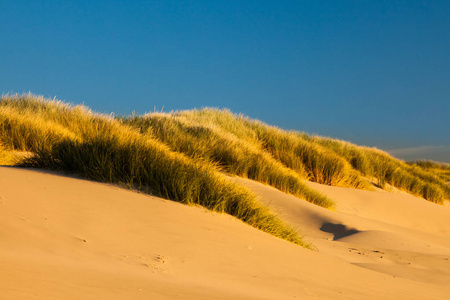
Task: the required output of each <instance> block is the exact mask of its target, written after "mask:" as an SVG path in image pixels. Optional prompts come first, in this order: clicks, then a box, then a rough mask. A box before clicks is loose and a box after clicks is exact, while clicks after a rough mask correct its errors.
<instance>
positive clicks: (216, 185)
mask: <svg viewBox="0 0 450 300" xmlns="http://www.w3.org/2000/svg"><path fill="white" fill-rule="evenodd" d="M0 145H1V146H0V164H6V163H9V164H13V165H14V164H15V165H20V166H32V167H39V168H48V169H56V170H62V171H66V172H71V173H75V174H78V175H80V176H84V177H86V178H89V179H93V180H98V181H103V182H110V183H118V184H122V185H125V186H127V187H131V188H135V189H138V190H141V191H144V192H148V193H151V194H154V195H158V196H161V197H164V198H167V199H171V200H175V201H180V202H182V203H186V204H199V205H202V206H204V207H206V208H208V209H211V210H214V211H218V212H224V213H228V214H230V215H233V216H236V217H237V218H239V219H241V220H243V221H244V222H246V223H248V224H250V225H252V226H254V227H256V228H258V229H261V230H263V231H266V232H268V233H270V234H273V235H275V236H278V237H280V238H283V239H286V240H288V241H291V242H294V243H297V244H300V245H302V246H305V247H310V246H309V244H307V243H305V242H304V241H303V240H302V239H301V237H299V235H298V233H297V232H296V231H295V230H294V229H292V228H291V227H289V226H287V225H285V224H284V223H283V222H282V221H281V220H280V219H278V218H277V217H276V216H275V215H274V214H272V213H271V212H270V211H269V209H268V208H266V207H265V206H262V205H261V204H259V203H258V202H257V201H256V200H255V196H254V195H253V194H252V193H251V192H250V191H249V190H248V189H246V188H244V187H242V186H239V185H237V184H234V183H232V182H230V180H229V179H227V178H225V176H224V175H223V173H221V172H220V171H219V168H218V167H217V166H215V165H214V164H212V163H210V162H208V161H206V160H204V159H201V158H197V159H193V158H190V157H188V156H186V155H184V154H182V153H180V152H176V151H173V150H171V149H170V148H169V147H168V146H167V145H165V144H164V143H163V142H161V141H160V140H159V139H158V138H157V137H156V136H152V135H150V134H145V135H143V134H141V133H140V132H139V131H138V130H136V129H133V128H132V127H130V126H128V125H125V124H123V122H121V121H119V120H117V119H115V118H114V117H112V116H104V115H99V114H95V113H92V112H91V111H90V110H88V109H87V108H85V107H82V106H75V107H72V106H70V105H67V104H64V103H62V102H59V101H50V100H45V99H43V98H41V97H35V96H32V95H23V96H4V97H2V99H1V101H0ZM2 160H3V161H2ZM319 195H320V194H319ZM322 197H324V196H322Z"/></svg>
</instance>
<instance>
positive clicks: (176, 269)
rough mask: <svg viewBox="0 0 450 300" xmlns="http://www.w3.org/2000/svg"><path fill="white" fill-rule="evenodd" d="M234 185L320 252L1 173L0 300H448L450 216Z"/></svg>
mask: <svg viewBox="0 0 450 300" xmlns="http://www.w3.org/2000/svg"><path fill="white" fill-rule="evenodd" d="M232 180H238V181H240V182H242V183H244V184H245V185H247V186H249V187H251V188H252V189H253V190H254V191H255V192H256V193H258V194H259V195H260V199H261V201H263V202H265V203H267V204H269V205H270V206H271V207H273V208H274V209H275V210H276V211H277V212H278V213H279V214H280V215H282V216H283V217H284V218H285V219H286V220H287V221H289V222H291V223H292V224H293V225H294V226H296V227H297V228H298V229H299V230H300V231H301V232H302V233H303V234H304V235H305V237H306V239H307V240H309V241H311V242H313V243H314V245H316V246H317V248H318V250H319V251H317V252H313V251H310V250H306V249H303V248H301V247H299V246H296V245H294V244H290V243H288V242H286V241H284V240H281V239H278V238H275V237H273V236H270V235H268V234H266V233H263V232H260V231H258V230H256V229H254V228H252V227H250V226H248V225H246V224H245V223H243V222H241V221H239V220H237V219H235V218H232V217H230V216H228V215H223V214H217V213H211V212H209V211H206V210H205V209H203V208H200V207H188V206H184V205H181V204H179V203H175V202H171V201H167V200H162V199H160V198H157V197H151V196H147V195H143V194H138V193H135V192H132V191H127V190H123V189H120V188H117V187H114V186H110V185H105V184H100V183H94V182H90V181H86V180H80V179H75V178H68V177H64V176H58V175H53V174H49V173H44V172H40V171H36V170H24V169H17V168H7V167H0V265H1V266H2V267H1V268H0V295H1V299H308V298H314V299H444V298H445V297H448V295H449V293H450V287H449V286H448V282H449V280H450V275H449V270H450V261H449V259H450V234H449V230H450V226H449V225H450V224H449V222H450V209H449V208H448V207H443V206H438V205H435V204H431V203H428V202H426V201H424V200H421V199H417V198H414V197H411V196H409V195H402V194H389V193H385V192H381V191H377V192H365V191H356V190H350V189H339V188H333V187H326V186H320V185H317V186H316V185H314V187H315V188H317V189H322V192H324V193H326V194H327V195H329V196H330V197H331V198H333V200H335V201H336V202H337V209H336V211H335V212H333V211H329V210H326V209H323V208H320V207H317V206H315V205H312V204H310V203H308V202H306V201H303V200H300V199H298V198H295V197H293V196H290V195H286V194H284V193H281V192H279V191H278V190H276V189H273V188H271V187H267V186H265V185H262V184H259V183H255V182H252V181H249V180H246V179H236V178H233V179H232ZM385 206H387V207H385Z"/></svg>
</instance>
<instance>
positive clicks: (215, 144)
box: [123, 113, 333, 208]
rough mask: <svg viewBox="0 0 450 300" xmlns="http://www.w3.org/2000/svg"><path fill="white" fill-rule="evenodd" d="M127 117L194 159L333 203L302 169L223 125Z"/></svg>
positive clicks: (175, 118)
mask: <svg viewBox="0 0 450 300" xmlns="http://www.w3.org/2000/svg"><path fill="white" fill-rule="evenodd" d="M123 121H124V123H125V124H129V125H131V126H132V127H134V128H136V129H138V130H139V131H140V132H141V133H142V134H144V135H145V134H150V135H155V136H156V137H157V138H158V139H159V140H161V141H163V142H164V143H166V144H167V145H169V147H170V148H171V149H172V150H175V151H177V152H181V153H184V154H186V155H188V156H190V157H192V158H194V159H195V158H201V159H205V160H207V161H209V162H211V163H213V164H216V165H218V166H219V167H220V168H221V169H222V170H224V171H225V172H227V173H229V174H232V175H237V176H241V177H247V178H250V179H253V180H257V181H260V182H263V183H266V184H269V185H272V186H274V187H276V188H278V189H280V190H282V191H284V192H288V193H291V194H293V195H296V196H299V197H301V198H304V199H306V200H307V201H309V202H312V203H314V204H317V205H320V206H323V207H326V208H332V207H333V203H332V202H331V200H329V199H328V198H326V197H325V196H323V195H322V194H320V193H318V192H316V191H314V190H312V189H311V188H309V187H308V186H307V185H306V184H305V183H303V182H302V180H301V179H302V177H301V176H299V174H298V173H296V172H294V171H293V170H291V169H289V168H288V167H286V166H284V165H283V164H282V163H281V162H279V161H278V160H277V159H274V157H273V156H272V155H270V153H268V152H266V151H264V150H263V149H262V148H261V147H260V146H259V145H258V144H256V143H252V142H250V141H247V140H244V139H240V138H238V137H237V136H236V135H235V134H233V133H231V132H227V131H225V130H224V129H222V128H220V127H217V126H210V125H209V124H203V123H198V122H195V121H191V120H189V119H187V118H186V117H184V116H178V115H176V114H162V113H153V114H147V115H145V116H142V117H131V118H127V119H124V120H123Z"/></svg>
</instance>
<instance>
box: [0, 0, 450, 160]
mask: <svg viewBox="0 0 450 300" xmlns="http://www.w3.org/2000/svg"><path fill="white" fill-rule="evenodd" d="M449 16H450V1H412V0H408V1H379V0H374V1H245V0H241V1H38V0H35V1H6V0H0V38H1V45H0V92H2V93H22V92H28V91H31V92H32V93H35V94H40V95H44V96H46V97H54V96H56V97H57V98H58V99H61V100H65V101H68V102H71V103H75V104H78V103H83V102H84V104H85V105H87V106H89V107H91V108H92V109H94V110H96V111H99V112H107V113H110V112H115V113H116V114H130V113H132V111H136V113H144V112H147V111H153V109H154V107H156V108H157V109H158V110H160V109H161V108H162V107H164V110H165V111H170V110H180V109H190V108H200V107H205V106H212V107H221V108H222V107H226V108H230V109H231V110H232V111H234V112H240V113H243V114H246V115H248V116H250V117H253V118H257V119H260V120H263V121H265V122H267V123H269V124H273V125H277V126H279V127H282V128H286V129H294V130H300V131H306V132H308V133H315V134H319V135H325V136H331V137H335V138H340V139H345V140H349V141H352V142H354V143H357V144H363V145H368V146H377V147H380V148H382V149H385V150H390V149H396V150H395V151H397V152H396V155H397V156H400V157H401V156H402V155H403V157H406V158H407V159H414V158H432V159H437V160H440V161H447V162H450V121H449V115H450V17H449ZM398 149H406V150H398ZM398 151H400V152H398ZM402 151H403V152H402ZM405 151H406V152H405ZM421 151H422V152H423V153H422V154H420V153H419V152H421ZM405 153H406V154H407V153H409V154H408V155H410V156H409V157H407V156H406V154H405ZM411 153H413V154H412V156H411Z"/></svg>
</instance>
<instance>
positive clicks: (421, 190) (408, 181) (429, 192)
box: [310, 136, 450, 204]
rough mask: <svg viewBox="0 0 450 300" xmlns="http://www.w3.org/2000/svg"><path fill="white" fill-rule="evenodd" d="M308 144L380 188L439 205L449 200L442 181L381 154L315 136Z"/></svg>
mask: <svg viewBox="0 0 450 300" xmlns="http://www.w3.org/2000/svg"><path fill="white" fill-rule="evenodd" d="M310 140H311V141H312V142H315V143H317V144H320V145H322V146H324V147H327V148H328V149H330V150H332V151H334V152H335V153H336V154H338V155H340V156H342V157H343V158H345V159H346V160H347V161H348V162H349V163H351V164H352V166H353V168H355V169H357V170H358V171H360V172H361V173H362V174H363V175H365V176H367V177H372V178H375V180H376V182H377V184H378V186H380V187H381V188H384V187H385V186H386V184H389V185H391V186H394V187H396V188H399V189H401V190H404V191H407V192H409V193H411V194H413V195H416V196H419V197H423V198H425V199H427V200H429V201H432V202H435V203H439V204H442V203H443V202H444V201H445V200H446V199H449V198H450V193H449V186H448V185H446V184H445V182H444V181H443V180H442V179H441V178H439V177H438V176H436V175H435V174H433V173H432V172H430V171H428V170H426V169H423V168H420V167H418V166H416V165H414V164H407V163H405V162H403V161H401V160H399V159H396V158H394V157H392V156H391V155H389V154H388V153H386V152H384V151H381V150H379V149H376V148H368V147H361V146H357V145H354V144H351V143H348V142H345V141H339V140H335V139H330V138H324V137H317V136H315V137H311V138H310Z"/></svg>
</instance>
